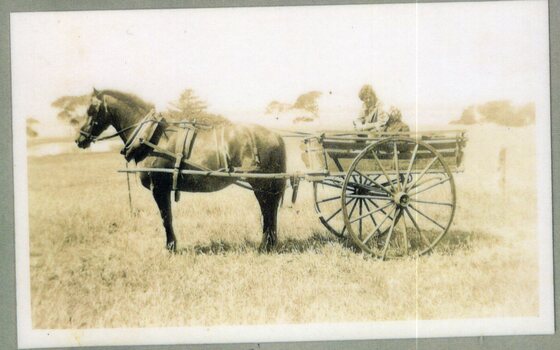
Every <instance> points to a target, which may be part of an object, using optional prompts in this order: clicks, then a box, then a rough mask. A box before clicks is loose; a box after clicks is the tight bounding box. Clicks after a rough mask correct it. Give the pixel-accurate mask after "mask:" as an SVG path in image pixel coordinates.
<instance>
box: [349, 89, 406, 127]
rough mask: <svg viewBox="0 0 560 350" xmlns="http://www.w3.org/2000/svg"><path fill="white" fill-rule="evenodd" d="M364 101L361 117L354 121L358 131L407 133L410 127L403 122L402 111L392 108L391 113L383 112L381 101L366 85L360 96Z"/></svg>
mask: <svg viewBox="0 0 560 350" xmlns="http://www.w3.org/2000/svg"><path fill="white" fill-rule="evenodd" d="M358 97H359V98H360V100H362V102H363V104H362V111H361V112H360V116H359V117H358V118H357V119H355V120H354V122H353V123H354V129H355V130H356V131H367V132H373V133H375V132H407V131H409V130H410V128H409V127H408V125H406V124H405V123H404V122H403V121H402V114H401V111H400V110H399V109H398V108H396V107H393V106H391V108H390V109H389V112H385V111H384V110H383V105H382V104H381V101H379V100H378V98H377V95H376V94H375V91H374V90H373V88H372V87H371V85H364V86H362V88H361V89H360V93H359V94H358Z"/></svg>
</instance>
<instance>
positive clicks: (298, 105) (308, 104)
mask: <svg viewBox="0 0 560 350" xmlns="http://www.w3.org/2000/svg"><path fill="white" fill-rule="evenodd" d="M320 96H321V92H319V91H310V92H306V93H305V94H302V95H300V96H299V97H298V98H297V100H296V102H295V103H294V105H293V106H292V109H303V110H304V111H308V112H311V113H313V115H314V116H316V117H319V106H318V105H317V99H318V98H319V97H320Z"/></svg>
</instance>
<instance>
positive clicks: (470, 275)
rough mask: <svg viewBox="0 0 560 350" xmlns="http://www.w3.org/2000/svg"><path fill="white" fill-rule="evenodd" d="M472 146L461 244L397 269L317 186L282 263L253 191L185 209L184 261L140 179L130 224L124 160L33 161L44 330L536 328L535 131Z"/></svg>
mask: <svg viewBox="0 0 560 350" xmlns="http://www.w3.org/2000/svg"><path fill="white" fill-rule="evenodd" d="M469 138H470V141H469V144H468V146H467V155H466V159H465V168H466V170H465V172H464V173H461V174H457V175H456V185H457V188H458V200H457V204H458V207H457V214H456V217H455V221H454V224H453V226H452V228H451V230H450V231H449V233H448V234H447V236H446V238H445V239H444V240H443V241H442V242H441V243H440V244H439V246H438V248H437V249H436V252H435V253H433V254H431V255H428V256H424V257H421V258H419V259H413V258H408V259H403V260H391V261H385V262H381V261H378V260H375V259H373V258H370V257H368V256H365V255H363V254H361V253H357V252H355V251H354V250H353V249H352V248H351V246H350V245H349V244H348V243H347V242H342V241H339V240H338V239H337V238H336V237H334V236H333V235H331V234H330V233H328V232H327V231H326V229H324V228H323V227H322V226H321V224H320V222H319V221H318V220H317V217H316V215H315V213H314V210H313V202H312V191H311V190H312V186H311V184H305V183H304V184H302V186H301V189H300V191H301V192H300V195H299V198H298V202H297V203H296V204H295V205H294V206H293V207H291V205H288V204H284V207H282V208H281V210H280V224H279V240H280V242H279V246H278V248H277V250H276V251H275V252H273V253H270V254H259V253H258V252H257V247H258V244H259V243H260V239H261V228H260V211H259V209H258V205H257V202H256V200H255V199H254V197H253V194H252V193H250V192H249V191H244V190H242V189H239V188H235V187H231V188H228V189H226V190H224V191H222V192H217V193H213V194H183V196H182V199H181V201H180V202H179V203H178V204H174V217H175V220H174V225H175V230H176V233H177V236H178V241H179V253H178V254H176V255H170V254H168V253H167V252H166V251H165V249H164V242H165V234H164V232H163V227H162V226H161V223H160V217H159V212H158V211H157V208H156V205H155V203H154V202H153V200H152V198H151V194H150V192H149V191H147V190H145V189H143V188H141V186H140V185H139V184H138V183H137V182H136V181H135V180H134V177H132V178H131V180H132V197H133V203H134V208H135V209H134V215H131V214H130V213H129V208H128V202H127V201H128V198H127V196H128V195H127V185H126V176H125V175H123V174H120V173H117V172H116V170H117V169H121V168H123V167H124V161H123V159H122V156H120V155H119V154H118V153H87V152H84V153H78V154H66V155H57V156H45V157H30V158H29V162H28V165H29V169H28V172H29V215H30V218H29V220H30V255H31V260H30V264H31V266H30V269H31V289H32V290H31V299H32V300H31V301H32V322H33V327H34V328H40V329H45V328H48V329H50V328H99V327H148V326H185V325H186V326H191V325H192V326H194V325H197V326H198V325H229V324H263V323H271V324H275V323H307V322H343V321H379V320H412V319H417V318H418V319H424V320H426V319H457V318H471V317H477V318H479V317H511V316H536V315H537V314H538V309H539V303H538V300H539V298H538V261H537V253H538V252H537V232H536V200H537V197H536V194H535V188H536V183H535V180H534V179H535V173H536V170H535V164H536V163H535V162H536V159H535V148H534V141H533V140H534V129H532V128H525V129H506V128H501V127H492V126H485V127H476V128H472V129H471V130H470V131H469ZM520 140H523V142H522V143H521V142H519V141H520ZM502 147H503V148H505V149H507V162H506V174H507V177H506V180H507V181H506V183H505V185H504V187H503V188H500V186H499V177H498V174H497V168H498V152H499V150H500V149H501V148H502ZM294 152H297V150H296V151H294ZM291 158H292V159H297V158H298V156H297V155H295V154H291ZM292 162H293V164H292V167H294V166H297V161H296V160H292ZM288 195H289V191H288Z"/></svg>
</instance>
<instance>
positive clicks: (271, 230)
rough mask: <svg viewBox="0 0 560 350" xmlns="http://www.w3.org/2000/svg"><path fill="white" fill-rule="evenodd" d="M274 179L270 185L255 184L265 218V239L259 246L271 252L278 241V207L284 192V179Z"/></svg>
mask: <svg viewBox="0 0 560 350" xmlns="http://www.w3.org/2000/svg"><path fill="white" fill-rule="evenodd" d="M268 181H270V180H268ZM272 181H273V182H272V183H269V184H268V186H266V185H265V186H259V185H260V184H259V185H256V184H255V185H253V189H254V192H255V196H256V197H257V201H258V202H259V205H260V207H261V213H262V218H263V239H262V243H261V245H260V247H259V250H260V251H263V252H270V251H271V250H272V248H274V247H275V246H276V243H277V241H278V231H277V227H278V207H279V204H280V200H281V199H282V195H283V192H284V181H283V180H281V181H278V180H272Z"/></svg>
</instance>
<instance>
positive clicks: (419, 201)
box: [408, 198, 453, 207]
mask: <svg viewBox="0 0 560 350" xmlns="http://www.w3.org/2000/svg"><path fill="white" fill-rule="evenodd" d="M408 200H409V201H411V202H416V203H424V204H434V205H445V206H448V207H452V206H453V203H447V202H432V201H421V200H419V199H413V198H409V199H408Z"/></svg>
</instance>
